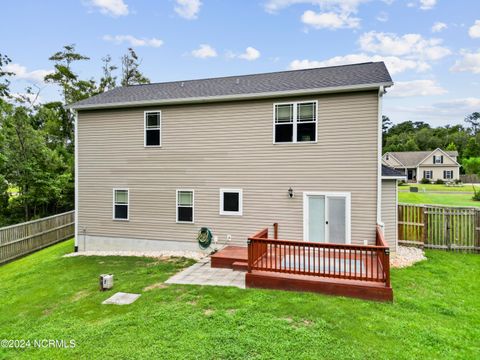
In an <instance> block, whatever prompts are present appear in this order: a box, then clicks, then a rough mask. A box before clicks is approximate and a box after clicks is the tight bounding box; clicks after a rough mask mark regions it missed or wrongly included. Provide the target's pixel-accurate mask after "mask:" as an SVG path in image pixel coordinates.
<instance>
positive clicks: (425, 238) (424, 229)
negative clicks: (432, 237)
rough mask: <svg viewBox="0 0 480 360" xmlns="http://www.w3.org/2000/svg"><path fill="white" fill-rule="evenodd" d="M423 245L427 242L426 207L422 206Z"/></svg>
mask: <svg viewBox="0 0 480 360" xmlns="http://www.w3.org/2000/svg"><path fill="white" fill-rule="evenodd" d="M422 211H423V239H422V240H423V246H425V244H427V243H428V208H427V207H426V206H424V207H423V209H422Z"/></svg>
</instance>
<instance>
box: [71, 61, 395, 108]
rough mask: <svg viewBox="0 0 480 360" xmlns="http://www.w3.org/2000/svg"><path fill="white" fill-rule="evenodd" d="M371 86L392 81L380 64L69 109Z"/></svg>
mask: <svg viewBox="0 0 480 360" xmlns="http://www.w3.org/2000/svg"><path fill="white" fill-rule="evenodd" d="M374 84H375V85H379V86H380V85H384V86H390V85H392V78H391V77H390V74H389V73H388V70H387V68H386V66H385V64H384V63H383V62H369V63H362V64H353V65H343V66H332V67H323V68H315V69H305V70H291V71H281V72H272V73H263V74H252V75H242V76H228V77H219V78H211V79H201V80H188V81H174V82H164V83H154V84H145V85H133V86H125V87H118V88H115V89H113V90H110V91H107V92H105V93H103V94H99V95H95V96H92V97H90V98H88V99H85V100H82V101H79V102H76V103H74V104H71V105H70V106H69V107H71V108H75V109H81V108H96V107H98V108H101V107H115V106H128V104H131V105H135V104H138V105H140V104H144V103H145V104H148V103H151V104H154V103H155V102H156V101H157V102H168V101H172V102H173V101H181V100H184V101H188V100H189V99H198V98H201V99H205V98H207V99H208V98H209V97H213V98H215V97H235V96H242V95H243V96H247V95H258V96H262V94H263V95H267V94H270V93H273V94H274V93H279V92H295V91H301V90H314V89H318V90H319V91H321V90H324V89H332V90H335V88H337V87H338V88H342V87H355V86H358V87H361V86H362V85H374Z"/></svg>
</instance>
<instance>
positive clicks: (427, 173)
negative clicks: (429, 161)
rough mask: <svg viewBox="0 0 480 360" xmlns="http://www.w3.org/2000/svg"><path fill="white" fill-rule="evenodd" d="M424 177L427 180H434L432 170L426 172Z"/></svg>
mask: <svg viewBox="0 0 480 360" xmlns="http://www.w3.org/2000/svg"><path fill="white" fill-rule="evenodd" d="M423 177H424V178H425V179H432V178H433V171H432V170H424V171H423Z"/></svg>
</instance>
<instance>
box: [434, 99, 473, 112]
mask: <svg viewBox="0 0 480 360" xmlns="http://www.w3.org/2000/svg"><path fill="white" fill-rule="evenodd" d="M434 105H435V106H436V107H439V108H442V109H459V108H460V109H465V110H472V111H477V110H478V107H480V98H474V97H468V98H463V99H452V100H445V101H442V102H438V103H436V104H434Z"/></svg>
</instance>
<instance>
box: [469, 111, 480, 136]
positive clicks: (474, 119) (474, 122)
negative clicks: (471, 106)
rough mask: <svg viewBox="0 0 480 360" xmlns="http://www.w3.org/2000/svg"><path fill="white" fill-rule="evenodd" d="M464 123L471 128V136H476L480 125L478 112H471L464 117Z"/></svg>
mask: <svg viewBox="0 0 480 360" xmlns="http://www.w3.org/2000/svg"><path fill="white" fill-rule="evenodd" d="M465 122H466V123H467V124H469V125H470V127H471V128H472V131H473V134H474V135H476V134H477V131H478V126H479V125H480V112H473V113H471V114H470V115H468V116H467V117H465Z"/></svg>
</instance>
